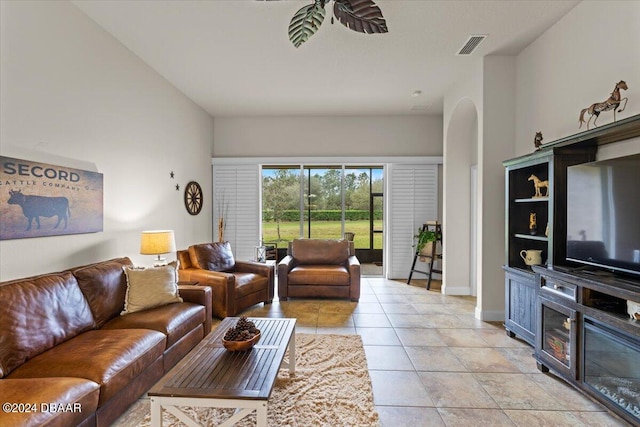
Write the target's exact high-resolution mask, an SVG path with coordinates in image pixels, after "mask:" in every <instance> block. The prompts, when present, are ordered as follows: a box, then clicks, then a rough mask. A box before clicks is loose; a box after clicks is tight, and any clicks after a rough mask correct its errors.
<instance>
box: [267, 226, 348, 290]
mask: <svg viewBox="0 0 640 427" xmlns="http://www.w3.org/2000/svg"><path fill="white" fill-rule="evenodd" d="M288 297H324V298H349V299H350V300H351V301H358V300H359V299H360V262H359V261H358V258H356V256H355V250H354V244H353V242H349V241H346V240H330V239H328V240H325V239H295V240H294V241H293V242H291V243H290V244H289V249H288V254H287V256H286V257H284V258H283V259H282V260H281V261H280V263H278V298H280V301H286V300H287V298H288Z"/></svg>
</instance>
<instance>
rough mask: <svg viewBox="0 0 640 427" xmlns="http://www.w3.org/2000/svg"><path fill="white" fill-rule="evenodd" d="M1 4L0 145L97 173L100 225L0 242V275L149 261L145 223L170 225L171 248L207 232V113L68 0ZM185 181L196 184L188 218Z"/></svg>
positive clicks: (3, 195) (1, 191)
mask: <svg viewBox="0 0 640 427" xmlns="http://www.w3.org/2000/svg"><path fill="white" fill-rule="evenodd" d="M0 7H1V11H0V12H1V13H0V15H1V19H2V21H1V34H0V43H1V61H0V62H1V66H0V67H1V68H0V102H1V104H0V122H1V123H2V127H1V132H0V153H1V154H2V155H5V156H14V157H19V158H25V159H27V160H34V161H41V162H46V163H53V164H58V165H62V166H70V167H79V166H80V168H84V169H93V170H96V171H98V172H101V173H103V174H104V231H103V232H101V233H95V234H81V235H70V236H57V237H44V238H32V239H22V240H5V241H2V242H0V280H7V279H11V278H17V277H24V276H28V275H33V274H38V273H46V272H51V271H56V270H61V269H64V268H68V267H72V266H76V265H82V264H85V263H90V262H94V261H100V260H104V259H108V258H111V257H117V256H129V257H131V258H132V259H133V260H134V262H136V263H137V264H142V265H150V264H151V262H152V260H151V257H150V256H142V255H139V254H138V249H139V233H140V231H141V230H145V229H157V228H169V229H174V230H175V234H176V244H177V246H178V247H179V248H182V247H186V246H187V245H188V244H191V243H194V242H200V241H208V240H210V239H211V234H212V231H211V200H210V196H209V195H210V194H211V161H210V158H211V156H212V154H213V152H212V141H213V119H212V118H211V117H210V116H209V115H208V114H206V113H205V112H204V111H203V110H201V109H200V108H199V107H197V106H196V105H195V104H194V103H193V102H191V101H190V100H189V99H187V98H186V97H185V96H184V95H182V94H181V93H180V92H179V91H178V90H176V89H175V88H174V87H173V86H171V85H170V84H169V83H168V82H167V81H166V80H164V79H163V78H162V77H160V76H159V75H158V74H157V73H156V72H154V71H153V70H151V69H150V68H149V67H148V66H147V65H145V64H144V63H143V62H142V61H141V60H140V59H138V58H137V57H136V56H135V55H133V54H132V53H131V52H130V51H129V50H128V49H126V48H124V47H123V46H122V45H121V44H120V43H119V42H118V41H116V40H115V39H114V38H113V37H112V36H110V35H109V34H107V33H106V32H104V31H103V30H102V29H100V28H99V27H98V26H97V25H96V24H95V23H94V22H93V21H91V20H90V19H89V18H87V17H86V16H85V15H84V14H83V13H82V12H80V11H79V10H78V9H77V8H76V7H75V6H73V5H72V4H70V3H67V2H58V1H56V2H50V1H44V2H5V1H3V2H1V6H0ZM171 171H174V172H175V179H171V178H170V177H169V173H170V172H171ZM190 180H196V181H198V182H199V183H200V184H201V185H202V187H203V190H204V194H205V204H204V208H203V211H202V212H201V213H200V215H198V216H195V217H193V216H191V215H189V214H188V213H187V212H186V210H185V208H184V205H183V192H182V188H184V186H185V184H187V182H188V181H190ZM176 184H180V186H181V190H180V191H176V190H175V185H176ZM8 191H9V188H7V186H6V185H0V203H6V201H7V199H8ZM72 215H73V213H72ZM72 218H73V217H72ZM25 224H26V219H25ZM167 258H169V259H171V258H172V256H168V257H167Z"/></svg>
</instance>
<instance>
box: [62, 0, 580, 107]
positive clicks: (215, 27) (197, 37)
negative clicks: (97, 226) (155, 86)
mask: <svg viewBox="0 0 640 427" xmlns="http://www.w3.org/2000/svg"><path fill="white" fill-rule="evenodd" d="M311 1H312V0H302V1H299V0H289V1H255V0H229V1H224V0H209V1H185V0H183V1H166V0H165V1H158V0H153V1H144V0H133V1H113V0H107V1H102V0H100V1H92V0H78V1H74V2H73V3H74V4H75V5H76V6H77V7H78V8H79V9H81V10H82V11H83V12H84V13H86V14H87V15H88V16H89V17H90V18H91V19H93V20H94V21H95V22H96V23H97V24H98V25H100V26H101V27H103V28H104V29H105V30H106V31H108V32H109V33H111V34H112V35H113V36H114V37H115V38H116V39H118V40H119V41H120V42H121V43H122V44H124V45H125V46H126V47H127V48H129V49H130V50H131V51H132V52H134V53H135V54H136V55H137V56H138V57H140V58H141V59H142V60H143V61H145V62H146V63H147V64H148V65H149V66H151V67H152V68H153V69H154V70H156V71H157V72H158V73H159V74H161V75H162V76H163V77H164V78H166V79H167V80H168V81H169V82H170V83H171V84H173V85H174V86H175V87H177V88H178V89H179V90H180V91H182V92H183V93H184V94H185V95H186V96H188V97H189V98H191V99H192V100H193V101H194V102H196V103H197V104H198V105H200V106H201V107H202V108H204V109H205V110H206V111H207V112H209V114H211V115H212V116H213V117H231V116H272V115H278V116H290V115H332V116H335V115H410V114H441V113H442V107H443V95H444V93H445V92H446V90H447V89H448V88H449V87H451V86H452V85H453V84H454V83H455V82H456V81H457V80H459V79H460V78H462V77H464V75H465V73H467V70H468V69H469V67H470V66H471V65H472V64H474V63H476V61H478V60H479V58H481V57H482V56H485V55H517V54H518V53H520V52H521V51H522V50H523V49H524V48H525V47H526V46H528V45H529V44H530V43H531V42H532V41H534V40H535V39H536V38H537V37H538V36H539V35H540V34H542V33H543V32H544V31H546V30H547V29H548V28H549V27H551V26H552V25H553V24H554V23H556V22H557V21H558V20H559V19H560V18H561V17H562V16H564V15H565V14H566V13H567V12H568V11H569V10H571V9H572V8H573V7H575V5H576V4H577V3H579V1H557V0H552V1H544V0H540V1H538V0H535V1H520V0H518V1H515V0H510V1H504V0H500V1H473V0H472V1H451V0H450V1H431V0H375V2H376V4H377V5H378V6H379V7H380V9H381V10H382V13H383V14H384V17H385V19H386V21H387V26H388V28H389V32H388V33H386V34H361V33H356V32H354V31H351V30H349V29H347V28H346V27H344V26H343V25H342V24H340V23H339V22H338V21H337V20H336V21H335V23H334V24H333V25H332V24H331V15H332V13H331V12H330V11H331V10H332V8H333V4H332V3H331V4H330V5H328V6H327V16H326V18H325V21H324V23H323V25H322V26H321V27H320V29H319V30H318V32H317V33H316V34H315V35H314V36H313V37H311V39H309V41H307V42H306V43H304V44H303V45H302V46H300V47H299V48H295V47H294V46H293V45H292V44H291V42H290V41H289V39H288V34H287V29H288V25H289V21H290V20H291V18H292V17H293V15H294V13H295V12H296V11H297V10H298V9H300V8H301V7H302V6H304V5H306V4H309V3H311ZM472 34H488V37H487V38H486V40H484V42H483V43H481V44H480V45H479V47H478V48H477V49H476V51H475V52H474V53H473V54H472V55H471V56H466V57H465V56H457V55H456V53H457V52H458V51H459V50H460V48H461V47H462V46H463V44H464V43H465V42H466V40H467V39H468V38H469V36H470V35H472ZM415 91H421V92H422V94H421V95H420V96H412V94H413V93H414V92H415Z"/></svg>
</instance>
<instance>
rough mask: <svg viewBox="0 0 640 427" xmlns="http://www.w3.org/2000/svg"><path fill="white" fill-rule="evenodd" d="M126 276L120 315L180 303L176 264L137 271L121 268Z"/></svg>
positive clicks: (135, 269)
mask: <svg viewBox="0 0 640 427" xmlns="http://www.w3.org/2000/svg"><path fill="white" fill-rule="evenodd" d="M123 270H124V273H125V275H126V276H127V294H126V296H125V300H124V310H123V311H122V313H120V314H127V313H135V312H136V311H142V310H146V309H149V308H153V307H159V306H161V305H166V304H171V303H174V302H182V298H180V294H179V293H178V263H177V262H176V261H174V262H171V263H169V264H168V265H165V266H162V267H153V268H144V269H137V268H131V267H123Z"/></svg>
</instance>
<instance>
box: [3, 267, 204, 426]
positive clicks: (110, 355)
mask: <svg viewBox="0 0 640 427" xmlns="http://www.w3.org/2000/svg"><path fill="white" fill-rule="evenodd" d="M131 265H132V264H131V261H130V260H129V259H128V258H118V259H112V260H109V261H104V262H99V263H96V264H91V265H87V266H83V267H77V268H73V269H70V270H67V271H62V272H59V273H51V274H45V275H40V276H34V277H28V278H24V279H19V280H12V281H7V282H2V283H0V302H1V303H0V396H1V397H2V399H1V400H2V401H3V403H4V402H8V403H14V404H15V405H14V406H13V407H12V406H8V407H3V409H4V410H3V411H2V412H0V425H1V426H3V427H7V426H21V427H22V426H48V427H53V426H61V427H68V426H108V425H110V424H111V423H112V422H113V421H114V420H115V419H117V418H118V416H120V415H121V414H122V413H123V412H124V411H125V410H126V409H127V408H128V407H129V406H130V405H131V404H132V403H133V402H134V401H135V400H136V399H138V397H140V396H141V395H142V394H144V393H145V392H146V391H147V390H148V389H149V388H150V387H151V386H152V385H153V384H154V383H155V382H157V381H158V380H159V379H160V378H161V377H162V376H163V375H164V374H165V373H166V372H167V371H168V370H169V369H170V368H171V367H172V366H174V365H175V364H176V363H177V362H178V361H179V360H180V359H181V358H182V357H183V356H184V355H185V354H187V353H188V352H189V351H190V350H191V349H192V348H193V347H194V346H195V345H196V344H197V343H198V342H200V340H202V338H203V337H204V335H205V334H207V333H208V332H209V331H210V330H211V302H210V301H211V291H210V290H209V289H208V288H203V287H199V286H180V288H179V294H180V297H181V298H182V299H183V301H184V302H177V303H173V304H168V305H164V306H160V307H156V308H151V309H148V310H144V311H138V312H135V313H130V314H125V315H121V314H120V313H121V311H122V310H123V307H124V301H125V293H126V290H127V282H126V276H125V273H124V271H123V266H131Z"/></svg>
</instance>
